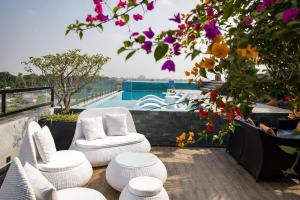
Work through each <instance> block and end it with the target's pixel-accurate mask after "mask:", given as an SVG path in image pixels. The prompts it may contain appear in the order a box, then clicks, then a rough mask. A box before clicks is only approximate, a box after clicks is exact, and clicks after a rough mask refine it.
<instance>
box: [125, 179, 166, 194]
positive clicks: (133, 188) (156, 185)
mask: <svg viewBox="0 0 300 200" xmlns="http://www.w3.org/2000/svg"><path fill="white" fill-rule="evenodd" d="M162 188H163V184H162V182H161V180H159V179H158V178H154V177H149V176H140V177H136V178H133V179H131V180H130V181H129V183H128V190H129V191H130V193H132V194H134V195H136V196H141V197H152V196H155V195H158V194H159V193H160V191H161V190H162Z"/></svg>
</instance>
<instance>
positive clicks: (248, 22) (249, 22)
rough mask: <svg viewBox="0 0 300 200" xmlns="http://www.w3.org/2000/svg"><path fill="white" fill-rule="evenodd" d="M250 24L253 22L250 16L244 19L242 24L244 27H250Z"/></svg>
mask: <svg viewBox="0 0 300 200" xmlns="http://www.w3.org/2000/svg"><path fill="white" fill-rule="evenodd" d="M252 22H253V19H252V17H251V16H246V17H244V24H245V25H246V26H251V24H252Z"/></svg>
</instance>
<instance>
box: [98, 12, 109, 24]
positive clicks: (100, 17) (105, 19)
mask: <svg viewBox="0 0 300 200" xmlns="http://www.w3.org/2000/svg"><path fill="white" fill-rule="evenodd" d="M96 20H99V21H101V22H106V21H107V20H108V15H103V14H102V13H100V14H99V15H97V16H96Z"/></svg>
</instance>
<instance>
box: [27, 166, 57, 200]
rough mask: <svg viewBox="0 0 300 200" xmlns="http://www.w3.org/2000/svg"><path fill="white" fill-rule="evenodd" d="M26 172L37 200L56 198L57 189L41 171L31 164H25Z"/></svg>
mask: <svg viewBox="0 0 300 200" xmlns="http://www.w3.org/2000/svg"><path fill="white" fill-rule="evenodd" d="M24 170H25V173H26V175H27V177H28V179H29V182H30V185H31V187H32V189H33V191H34V194H35V197H36V199H37V200H53V199H54V198H55V197H54V195H55V190H56V189H55V188H54V186H53V185H52V184H51V183H50V182H49V181H48V180H47V179H46V178H45V177H44V176H43V175H42V174H41V173H40V172H39V170H37V169H36V168H34V167H33V166H32V165H30V164H29V163H26V164H25V166H24Z"/></svg>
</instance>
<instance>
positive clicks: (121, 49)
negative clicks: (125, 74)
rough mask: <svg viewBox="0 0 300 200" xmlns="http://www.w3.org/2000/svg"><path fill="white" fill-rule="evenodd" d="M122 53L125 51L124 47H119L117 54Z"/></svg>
mask: <svg viewBox="0 0 300 200" xmlns="http://www.w3.org/2000/svg"><path fill="white" fill-rule="evenodd" d="M123 51H126V48H125V47H121V48H120V49H118V54H120V53H122V52H123Z"/></svg>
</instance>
